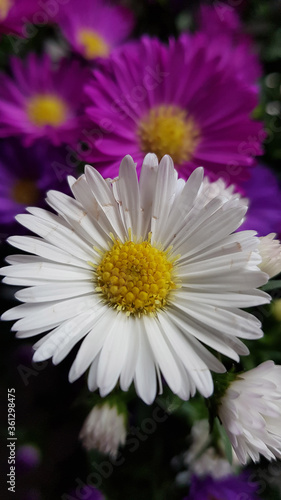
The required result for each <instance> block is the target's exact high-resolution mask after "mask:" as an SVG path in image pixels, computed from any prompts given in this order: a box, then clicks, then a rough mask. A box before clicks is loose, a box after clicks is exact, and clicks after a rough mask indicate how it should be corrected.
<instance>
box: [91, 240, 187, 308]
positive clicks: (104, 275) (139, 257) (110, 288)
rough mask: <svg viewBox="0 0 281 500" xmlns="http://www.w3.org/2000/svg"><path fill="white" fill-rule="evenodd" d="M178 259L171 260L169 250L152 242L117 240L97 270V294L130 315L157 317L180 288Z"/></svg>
mask: <svg viewBox="0 0 281 500" xmlns="http://www.w3.org/2000/svg"><path fill="white" fill-rule="evenodd" d="M177 258H178V257H176V258H174V259H173V258H171V255H170V249H168V250H167V251H165V252H164V251H162V250H159V249H158V248H155V247H153V246H152V245H151V243H150V241H142V242H139V243H135V242H133V241H126V242H125V243H120V241H118V240H114V244H113V246H112V248H111V249H110V250H109V251H107V252H106V253H105V254H104V255H103V257H102V260H101V262H100V264H99V265H98V266H97V268H96V279H97V288H96V291H97V292H100V293H102V295H103V298H104V299H105V301H106V302H107V303H109V304H110V305H111V306H112V307H115V308H116V309H117V310H118V311H124V312H125V313H126V314H127V315H130V314H137V315H140V314H149V313H155V312H156V311H157V310H158V309H161V308H163V307H164V306H165V305H166V303H167V300H168V296H169V292H170V291H171V290H173V289H175V288H177V286H178V285H176V284H175V269H174V262H175V260H177Z"/></svg>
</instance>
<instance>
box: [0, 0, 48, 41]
mask: <svg viewBox="0 0 281 500" xmlns="http://www.w3.org/2000/svg"><path fill="white" fill-rule="evenodd" d="M39 4H40V2H38V0H20V1H19V0H1V2H0V33H7V34H8V35H12V34H15V35H19V36H21V37H23V38H25V37H26V32H25V24H26V23H27V22H30V19H31V18H32V17H33V14H35V13H36V12H37V11H38V9H39V8H40V5H39Z"/></svg>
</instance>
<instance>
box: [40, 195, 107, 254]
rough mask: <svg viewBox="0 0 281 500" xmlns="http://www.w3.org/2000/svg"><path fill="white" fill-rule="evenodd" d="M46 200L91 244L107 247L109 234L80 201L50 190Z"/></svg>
mask: <svg viewBox="0 0 281 500" xmlns="http://www.w3.org/2000/svg"><path fill="white" fill-rule="evenodd" d="M46 201H47V203H48V204H49V205H50V206H51V207H52V208H53V209H54V210H56V212H58V214H59V215H61V217H63V218H64V219H65V220H66V221H67V222H68V223H69V225H70V226H71V227H72V228H74V229H75V232H76V234H79V235H80V236H81V237H82V238H84V239H85V240H86V241H88V242H89V243H90V245H92V246H95V245H97V246H99V247H101V248H103V249H105V248H107V240H108V235H107V234H105V233H104V231H103V230H102V229H101V227H100V226H99V224H98V223H97V222H96V221H94V220H92V219H91V217H89V215H88V213H87V211H86V209H85V208H84V207H83V206H82V205H81V204H80V203H79V202H78V201H76V200H74V199H73V198H71V197H70V196H67V195H66V194H64V193H59V192H58V191H49V192H48V195H47V199H46Z"/></svg>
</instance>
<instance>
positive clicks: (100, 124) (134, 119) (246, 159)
mask: <svg viewBox="0 0 281 500" xmlns="http://www.w3.org/2000/svg"><path fill="white" fill-rule="evenodd" d="M218 49H219V50H218ZM86 92H87V94H88V96H89V99H90V104H89V106H88V108H86V111H87V113H88V116H89V118H90V119H91V120H92V124H91V127H89V129H88V130H85V129H84V130H83V131H82V140H85V141H87V142H88V144H89V152H88V156H87V159H88V160H93V161H94V162H95V166H96V167H99V168H103V174H104V175H105V176H109V177H114V176H115V175H117V174H118V168H119V163H120V160H121V158H122V157H123V156H124V155H125V154H128V153H129V154H131V155H132V156H133V157H134V159H135V161H136V162H137V163H138V165H141V163H142V160H143V158H144V156H145V154H146V153H148V152H154V153H156V154H157V156H158V158H161V157H162V156H163V155H164V154H166V153H167V154H169V155H170V156H171V157H172V158H173V160H174V163H175V166H176V168H177V170H178V172H179V175H180V177H183V178H185V179H186V178H187V177H188V176H189V174H190V172H191V171H193V170H194V169H195V168H196V167H197V166H200V165H203V166H204V168H205V172H206V174H207V175H208V176H209V178H210V179H211V180H214V179H217V178H218V177H224V179H225V180H226V182H227V183H235V184H237V183H238V184H239V182H240V181H241V180H243V179H247V177H248V176H249V172H248V170H249V167H251V166H252V165H253V164H254V158H253V156H255V155H258V154H261V152H262V149H261V142H262V139H263V131H262V125H261V124H260V123H259V122H256V121H254V120H252V119H251V118H250V113H251V112H252V111H253V109H254V108H255V106H256V104H257V89H256V88H255V86H253V85H252V83H249V84H248V83H247V82H246V81H245V80H244V79H243V78H242V76H241V75H240V74H239V73H238V74H237V72H236V71H235V68H233V63H232V59H231V58H230V57H229V52H228V57H224V47H223V46H221V47H220V48H218V46H217V44H216V45H214V44H212V41H211V40H210V38H209V37H208V36H207V35H204V34H203V33H198V34H196V35H187V34H184V35H182V36H181V37H180V38H179V39H178V40H174V39H171V40H170V43H169V45H168V46H166V45H164V44H162V43H160V42H159V41H158V40H156V39H151V38H148V37H143V38H142V39H141V40H140V41H139V42H136V43H131V44H128V45H127V46H124V47H123V48H122V49H119V50H118V51H115V52H114V54H112V56H111V57H110V58H108V59H104V60H103V62H102V68H101V69H96V70H95V71H94V74H93V80H92V85H88V86H86ZM90 148H92V149H90ZM237 166H242V167H243V168H240V170H239V174H238V173H237V172H238V168H237Z"/></svg>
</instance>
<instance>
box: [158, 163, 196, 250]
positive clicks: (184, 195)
mask: <svg viewBox="0 0 281 500" xmlns="http://www.w3.org/2000/svg"><path fill="white" fill-rule="evenodd" d="M203 174H204V170H203V168H202V167H199V168H197V169H196V170H194V171H193V172H192V174H191V175H190V176H189V178H188V179H187V181H186V183H185V184H184V187H183V189H182V191H181V193H180V195H179V196H177V197H176V198H175V201H174V203H173V205H172V207H171V210H170V213H169V217H168V219H167V222H166V224H165V227H163V229H162V233H161V243H162V245H163V246H164V247H168V246H169V245H170V244H171V241H172V240H173V239H174V237H175V236H174V235H177V233H179V231H181V230H182V228H183V227H184V226H185V224H186V219H187V218H188V216H189V212H190V210H191V209H192V207H193V204H194V201H195V199H196V197H197V195H198V191H199V188H200V186H201V183H202V179H203ZM180 180H182V179H179V181H180Z"/></svg>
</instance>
